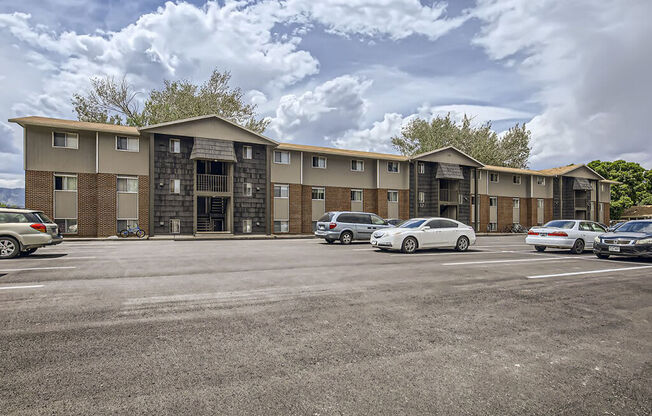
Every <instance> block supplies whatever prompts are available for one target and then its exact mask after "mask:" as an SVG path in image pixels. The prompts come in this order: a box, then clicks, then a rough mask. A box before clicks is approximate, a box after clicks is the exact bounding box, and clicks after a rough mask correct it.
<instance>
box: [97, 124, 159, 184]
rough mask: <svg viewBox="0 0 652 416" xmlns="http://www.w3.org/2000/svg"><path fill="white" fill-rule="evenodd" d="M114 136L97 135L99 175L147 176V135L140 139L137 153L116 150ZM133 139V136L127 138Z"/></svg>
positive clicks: (106, 134) (107, 134)
mask: <svg viewBox="0 0 652 416" xmlns="http://www.w3.org/2000/svg"><path fill="white" fill-rule="evenodd" d="M115 137H116V135H115V134H109V133H99V137H98V139H99V140H98V143H99V146H98V148H99V153H98V168H99V172H100V173H117V174H122V175H149V135H147V134H145V135H143V136H142V137H140V138H139V139H140V142H139V145H138V148H139V151H138V152H127V151H123V150H116V148H115ZM127 137H130V138H135V137H133V136H127Z"/></svg>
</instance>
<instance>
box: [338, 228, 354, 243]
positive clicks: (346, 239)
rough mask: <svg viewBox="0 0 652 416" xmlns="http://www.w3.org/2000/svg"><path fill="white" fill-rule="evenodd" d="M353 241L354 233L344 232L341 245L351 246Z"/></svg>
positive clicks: (341, 236)
mask: <svg viewBox="0 0 652 416" xmlns="http://www.w3.org/2000/svg"><path fill="white" fill-rule="evenodd" d="M351 241H353V233H352V232H351V231H344V232H343V233H342V234H341V235H340V243H342V244H351Z"/></svg>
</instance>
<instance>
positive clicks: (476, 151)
mask: <svg viewBox="0 0 652 416" xmlns="http://www.w3.org/2000/svg"><path fill="white" fill-rule="evenodd" d="M471 121H472V119H471V118H469V117H468V116H467V115H466V114H465V115H464V117H463V118H462V121H461V122H460V123H455V121H454V120H453V119H452V118H451V116H450V114H447V115H446V116H445V117H441V116H437V117H435V118H433V119H432V120H431V121H430V122H428V121H427V120H424V119H422V118H415V119H413V120H411V121H410V122H409V123H408V124H407V125H406V126H404V127H403V129H402V130H401V134H400V136H394V137H392V145H393V146H394V147H395V148H396V149H397V150H398V151H399V152H401V153H402V154H404V155H415V154H419V153H424V152H429V151H431V150H435V149H439V148H442V147H446V146H454V147H456V148H458V149H460V150H461V151H463V152H464V153H466V154H468V155H469V156H471V157H473V158H475V159H477V160H479V161H480V162H482V163H484V164H487V165H496V166H508V167H514V168H525V167H527V163H528V159H529V158H530V146H529V145H530V137H531V133H530V131H529V130H527V128H526V126H525V124H522V125H519V124H516V125H515V126H514V127H512V128H511V129H509V130H508V131H507V133H505V135H504V136H503V137H502V138H500V137H498V135H497V134H496V132H495V131H493V130H492V126H491V123H485V124H483V125H481V126H479V127H474V126H472V125H471Z"/></svg>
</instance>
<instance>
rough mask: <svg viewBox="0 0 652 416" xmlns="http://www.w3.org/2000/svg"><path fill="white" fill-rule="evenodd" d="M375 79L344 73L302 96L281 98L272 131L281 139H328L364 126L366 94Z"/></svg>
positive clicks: (272, 133) (272, 122)
mask: <svg viewBox="0 0 652 416" xmlns="http://www.w3.org/2000/svg"><path fill="white" fill-rule="evenodd" d="M370 86H371V81H367V80H364V79H362V78H359V77H354V76H351V75H344V76H341V77H338V78H335V79H332V80H329V81H326V82H324V83H323V84H321V85H318V86H317V87H315V88H314V90H311V91H306V92H304V93H303V94H301V95H295V94H289V95H285V96H283V97H282V98H281V99H280V102H279V106H278V108H277V109H276V114H275V116H274V117H271V119H270V121H271V123H270V125H269V127H268V130H269V131H270V132H271V135H272V136H273V137H276V138H277V139H278V140H280V141H292V140H299V141H301V142H308V141H314V140H315V139H317V140H319V139H323V140H326V141H328V140H329V139H331V138H335V137H338V136H339V135H341V134H342V133H344V132H345V131H347V130H350V129H352V128H357V127H359V126H360V123H361V120H362V116H363V115H364V114H365V112H366V107H367V103H366V101H365V100H364V98H363V97H362V94H363V93H364V92H365V90H367V88H369V87H370Z"/></svg>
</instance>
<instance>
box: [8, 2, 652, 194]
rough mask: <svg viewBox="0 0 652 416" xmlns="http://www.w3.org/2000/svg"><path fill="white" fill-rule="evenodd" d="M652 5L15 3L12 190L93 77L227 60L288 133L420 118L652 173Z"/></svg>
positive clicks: (397, 124) (144, 76) (539, 162)
mask: <svg viewBox="0 0 652 416" xmlns="http://www.w3.org/2000/svg"><path fill="white" fill-rule="evenodd" d="M651 15H652V2H650V1H647V0H620V1H609V0H604V1H600V2H596V1H592V0H575V1H572V2H569V1H565V0H540V1H535V2H533V1H531V0H477V1H476V0H468V1H454V2H453V1H451V2H448V3H447V2H434V1H418V0H320V1H319V2H316V1H313V0H261V1H257V2H255V1H239V2H235V1H224V0H221V1H219V2H203V1H193V2H168V3H164V2H158V1H95V0H49V1H40V0H33V1H29V2H22V3H19V2H15V1H0V40H2V42H0V57H2V61H3V69H2V70H1V71H0V88H1V89H2V91H3V93H2V94H1V95H0V116H1V117H0V187H1V186H5V187H16V186H22V184H23V174H22V149H21V147H22V132H21V129H20V128H19V127H18V126H15V125H12V124H10V123H8V122H6V120H7V119H8V118H11V117H17V116H26V115H43V116H50V117H62V118H74V114H73V113H72V108H71V105H70V97H71V95H72V93H73V92H76V91H84V90H85V89H87V88H88V79H89V77H91V76H103V75H114V76H121V75H122V74H125V73H126V74H127V77H128V79H129V81H130V82H131V83H132V84H133V85H134V86H135V88H137V89H139V90H142V91H147V90H149V89H151V88H155V87H158V86H160V85H161V83H162V80H163V79H179V78H184V79H190V80H193V81H197V82H201V81H203V80H204V79H206V77H207V76H208V74H210V72H211V71H212V69H213V68H219V69H226V70H230V71H231V72H232V75H233V79H232V81H233V85H234V86H239V87H241V88H242V89H243V91H245V93H246V98H247V100H249V101H251V102H253V103H256V104H257V105H258V108H259V112H260V114H261V116H265V117H269V118H270V121H271V123H270V126H269V128H268V130H267V132H266V134H268V135H269V136H271V137H273V138H275V139H277V140H279V141H293V142H297V143H305V144H315V145H322V146H339V147H346V148H352V149H360V150H374V151H381V152H393V151H394V150H393V149H392V147H391V144H390V138H391V137H392V136H393V135H396V134H398V133H400V129H401V127H402V126H403V125H405V123H407V122H408V121H409V120H410V119H412V118H414V117H424V118H431V117H434V116H436V115H445V114H446V113H449V112H450V113H451V114H452V115H453V116H454V117H457V118H459V117H461V116H462V115H463V114H465V113H466V114H467V115H469V116H471V117H474V121H475V122H476V123H478V124H481V123H484V122H486V121H491V122H492V123H493V126H494V129H495V130H496V131H497V132H502V131H504V130H505V129H507V128H509V127H510V126H512V125H514V123H516V122H525V123H527V125H528V127H529V128H530V130H531V131H532V135H533V141H532V157H531V160H530V166H531V167H533V168H544V167H551V166H558V165H563V164H567V163H572V162H588V161H590V160H593V159H602V160H612V159H617V158H625V159H627V160H633V161H637V162H640V163H642V164H643V165H644V166H646V167H647V168H652V146H651V145H650V143H651V142H652V140H651V138H650V134H649V132H648V130H649V129H648V128H647V126H646V125H645V124H646V123H644V121H645V120H646V119H647V116H648V114H649V112H650V108H651V105H650V104H652V98H651V97H652V83H650V82H649V75H648V73H649V71H650V69H649V68H650V67H651V66H652V65H651V64H652V46H650V43H649V39H651V38H652V29H651V28H652V25H649V24H648V22H647V21H646V19H647V17H648V16H651Z"/></svg>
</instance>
